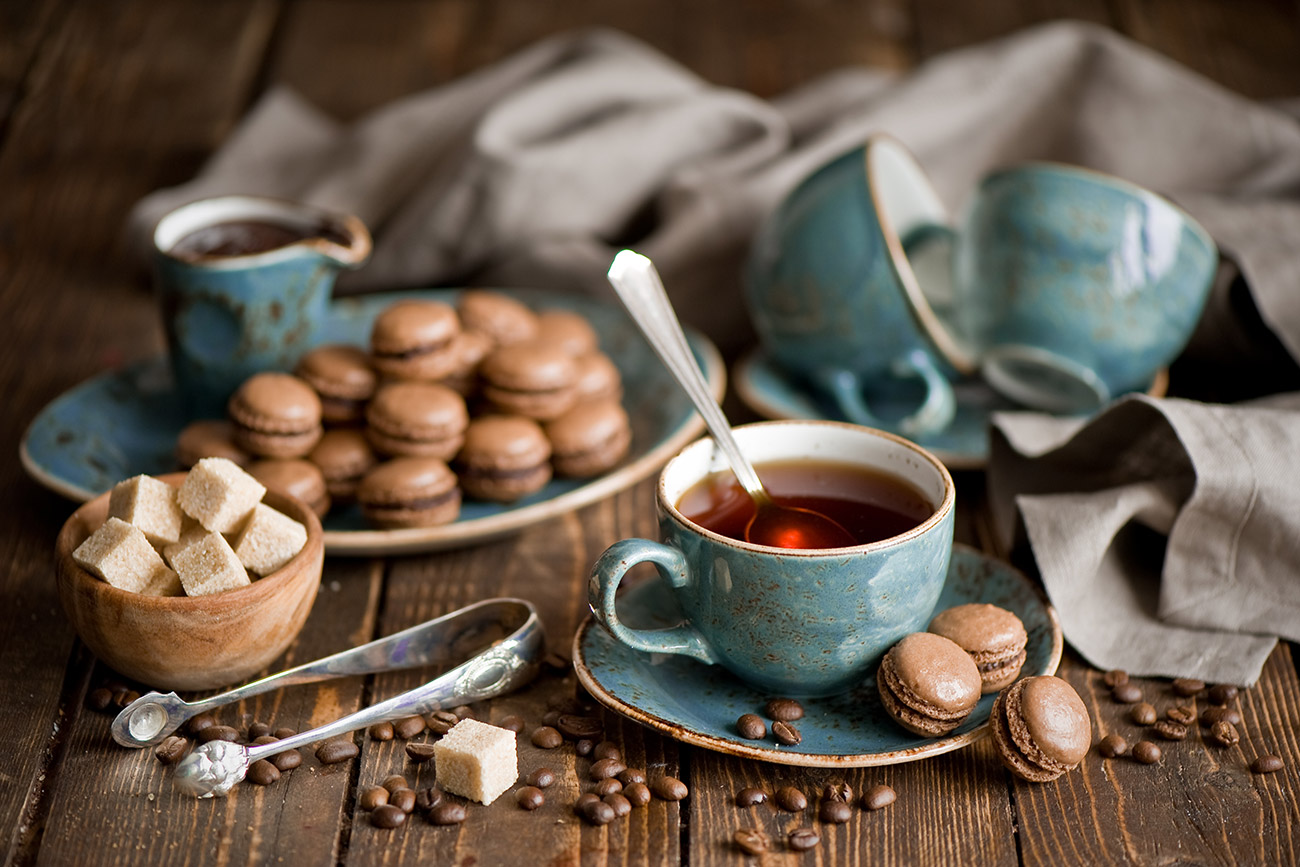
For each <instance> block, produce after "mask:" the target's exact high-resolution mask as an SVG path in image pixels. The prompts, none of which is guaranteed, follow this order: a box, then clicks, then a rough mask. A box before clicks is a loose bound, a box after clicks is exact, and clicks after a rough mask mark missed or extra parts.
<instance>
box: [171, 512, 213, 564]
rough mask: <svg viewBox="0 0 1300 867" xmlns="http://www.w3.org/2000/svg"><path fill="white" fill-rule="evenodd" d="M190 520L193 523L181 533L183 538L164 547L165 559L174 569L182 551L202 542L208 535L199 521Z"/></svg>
mask: <svg viewBox="0 0 1300 867" xmlns="http://www.w3.org/2000/svg"><path fill="white" fill-rule="evenodd" d="M189 520H190V521H191V522H192V523H190V524H189V525H188V526H187V527H186V528H185V529H184V530H182V531H181V537H180V538H179V539H177V540H176V541H175V542H173V543H172V544H170V545H166V546H164V547H163V549H162V555H163V559H164V560H166V561H167V565H168V566H170V567H172V568H173V569H175V568H176V555H177V554H179V553H180V552H181V551H184V550H185V549H186V548H188V547H189V546H191V545H193V544H194V543H195V542H198V541H201V540H202V539H203V538H204V537H206V536H207V535H208V531H207V530H205V529H203V525H202V524H200V523H198V522H197V521H194V519H192V518H190V519H189Z"/></svg>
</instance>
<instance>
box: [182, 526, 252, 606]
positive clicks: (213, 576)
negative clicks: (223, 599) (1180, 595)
mask: <svg viewBox="0 0 1300 867" xmlns="http://www.w3.org/2000/svg"><path fill="white" fill-rule="evenodd" d="M172 562H173V563H174V564H175V565H176V574H178V575H180V577H181V584H182V585H184V587H185V595H186V596H210V595H211V594H213V593H220V592H222V591H223V590H234V589H236V588H239V587H247V586H248V585H249V584H250V583H251V582H250V581H249V580H248V572H247V571H246V570H245V569H244V564H242V563H240V562H239V557H237V556H236V555H235V550H234V549H233V548H231V547H230V543H229V542H227V541H226V537H225V536H222V535H221V534H220V533H208V534H206V535H205V536H203V538H201V539H198V540H196V541H194V542H192V543H190V544H189V545H186V546H185V547H184V548H182V549H181V550H180V551H177V552H176V555H175V556H174V557H173V558H172Z"/></svg>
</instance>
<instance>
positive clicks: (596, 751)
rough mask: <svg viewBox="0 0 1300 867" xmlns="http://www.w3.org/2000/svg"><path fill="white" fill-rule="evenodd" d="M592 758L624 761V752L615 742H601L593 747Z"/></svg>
mask: <svg viewBox="0 0 1300 867" xmlns="http://www.w3.org/2000/svg"><path fill="white" fill-rule="evenodd" d="M591 756H592V758H595V759H617V760H618V761H620V762H621V761H623V751H622V750H621V749H619V748H618V744H616V743H614V742H613V741H601V742H600V743H598V744H596V746H594V747H592V750H591Z"/></svg>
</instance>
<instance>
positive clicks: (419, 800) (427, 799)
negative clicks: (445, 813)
mask: <svg viewBox="0 0 1300 867" xmlns="http://www.w3.org/2000/svg"><path fill="white" fill-rule="evenodd" d="M441 803H442V789H439V788H438V787H437V786H430V787H429V788H427V789H421V790H420V791H418V792H416V793H415V809H417V810H419V811H420V812H421V813H423V814H425V815H428V813H429V811H430V810H432V809H433V808H434V807H436V806H438V805H439V804H441Z"/></svg>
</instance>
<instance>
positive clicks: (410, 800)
mask: <svg viewBox="0 0 1300 867" xmlns="http://www.w3.org/2000/svg"><path fill="white" fill-rule="evenodd" d="M388 803H390V804H392V805H393V806H394V807H396V808H397V809H399V810H401V811H402V812H403V813H409V812H411V811H412V810H414V809H415V789H407V788H405V787H401V788H396V789H393V791H391V792H390V793H389V794H388Z"/></svg>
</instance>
